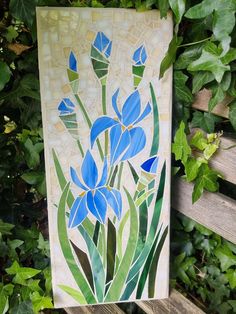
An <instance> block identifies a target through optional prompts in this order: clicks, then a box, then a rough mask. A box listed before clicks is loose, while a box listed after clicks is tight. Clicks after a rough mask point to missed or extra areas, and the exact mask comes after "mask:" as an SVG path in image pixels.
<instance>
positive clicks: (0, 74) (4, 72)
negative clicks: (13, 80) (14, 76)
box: [0, 61, 11, 91]
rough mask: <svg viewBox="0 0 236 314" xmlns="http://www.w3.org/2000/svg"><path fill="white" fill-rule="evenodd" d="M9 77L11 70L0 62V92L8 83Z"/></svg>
mask: <svg viewBox="0 0 236 314" xmlns="http://www.w3.org/2000/svg"><path fill="white" fill-rule="evenodd" d="M10 77H11V70H10V68H9V66H8V65H7V64H6V63H5V62H3V61H0V91H1V90H3V88H4V86H5V85H6V83H7V82H9V80H10Z"/></svg>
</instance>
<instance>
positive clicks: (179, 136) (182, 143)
mask: <svg viewBox="0 0 236 314" xmlns="http://www.w3.org/2000/svg"><path fill="white" fill-rule="evenodd" d="M184 130H185V124H184V122H183V121H182V122H181V123H180V126H179V129H178V130H177V132H176V134H175V137H174V143H173V144H172V152H173V153H174V154H175V159H176V160H181V161H182V162H183V163H185V162H186V161H187V159H188V157H189V156H190V154H191V148H190V146H189V144H188V141H187V136H186V134H185V131H184Z"/></svg>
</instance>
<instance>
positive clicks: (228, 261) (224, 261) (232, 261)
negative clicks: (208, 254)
mask: <svg viewBox="0 0 236 314" xmlns="http://www.w3.org/2000/svg"><path fill="white" fill-rule="evenodd" d="M215 255H216V256H217V257H218V258H219V260H220V266H221V269H222V271H226V270H227V269H229V268H230V267H231V266H232V265H236V255H234V254H233V253H232V252H231V251H230V249H229V248H228V247H227V246H226V245H223V246H220V247H219V248H217V249H216V250H215Z"/></svg>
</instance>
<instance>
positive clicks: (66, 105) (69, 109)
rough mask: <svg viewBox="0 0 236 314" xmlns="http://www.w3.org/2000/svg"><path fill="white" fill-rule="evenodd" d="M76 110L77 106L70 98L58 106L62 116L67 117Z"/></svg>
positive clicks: (64, 99)
mask: <svg viewBox="0 0 236 314" xmlns="http://www.w3.org/2000/svg"><path fill="white" fill-rule="evenodd" d="M74 109H75V105H74V104H73V102H72V101H71V100H70V99H69V98H63V99H62V101H61V102H60V104H59V106H58V110H59V111H60V115H66V114H69V113H73V112H74Z"/></svg>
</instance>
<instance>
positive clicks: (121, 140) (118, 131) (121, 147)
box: [90, 89, 151, 165]
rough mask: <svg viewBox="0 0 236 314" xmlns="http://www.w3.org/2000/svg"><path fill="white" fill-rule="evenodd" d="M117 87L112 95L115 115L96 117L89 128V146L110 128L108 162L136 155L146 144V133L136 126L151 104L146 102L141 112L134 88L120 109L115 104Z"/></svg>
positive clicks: (112, 163)
mask: <svg viewBox="0 0 236 314" xmlns="http://www.w3.org/2000/svg"><path fill="white" fill-rule="evenodd" d="M118 94H119V89H117V91H116V92H115V93H114V95H113V96H112V106H113V109H114V111H115V113H116V115H117V118H115V119H113V118H110V117H108V116H103V117H100V118H98V119H97V120H96V121H95V122H94V124H93V125H92V128H91V133H90V141H91V147H93V145H94V142H95V141H96V139H97V137H98V136H99V135H100V134H101V133H102V132H104V131H105V130H107V129H110V163H111V165H114V164H115V163H116V162H119V161H124V160H127V159H130V158H132V157H134V156H135V155H137V154H138V153H139V152H140V151H141V150H142V149H143V148H144V146H145V144H146V135H145V133H144V131H143V129H142V128H141V127H136V124H138V123H139V122H140V121H141V120H143V119H144V118H145V117H146V116H147V115H148V114H149V113H150V112H151V105H150V103H149V102H148V103H147V105H146V107H145V109H144V110H143V112H142V113H141V100H140V94H139V91H138V90H135V91H134V92H133V93H132V94H131V95H130V96H129V97H128V98H127V99H126V101H125V103H124V105H123V107H122V111H121V112H120V111H119V109H118V106H117V97H118Z"/></svg>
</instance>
